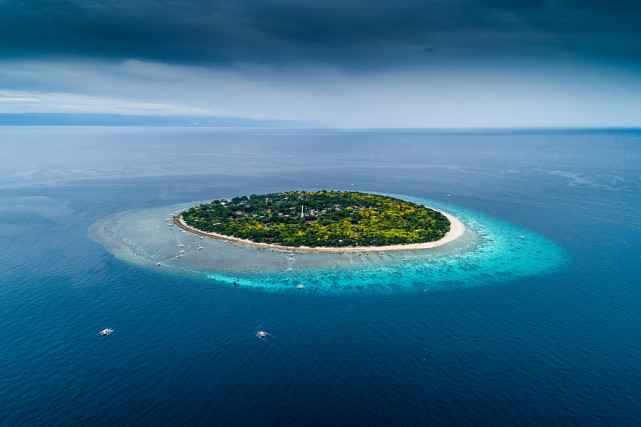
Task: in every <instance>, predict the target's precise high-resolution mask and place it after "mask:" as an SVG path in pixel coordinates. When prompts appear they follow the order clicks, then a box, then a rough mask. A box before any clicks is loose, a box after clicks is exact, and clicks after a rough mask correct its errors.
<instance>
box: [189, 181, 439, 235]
mask: <svg viewBox="0 0 641 427" xmlns="http://www.w3.org/2000/svg"><path fill="white" fill-rule="evenodd" d="M182 218H183V220H184V221H185V222H186V223H187V224H188V225H190V226H192V227H194V228H196V229H198V230H201V231H205V232H214V233H218V234H223V235H226V236H233V237H238V238H241V239H249V240H251V241H254V242H261V243H277V244H280V245H284V246H296V247H298V246H310V247H316V246H329V247H345V246H384V245H398V244H408V243H424V242H431V241H435V240H439V239H441V238H442V237H443V236H445V233H447V232H448V231H449V229H450V221H449V220H448V219H447V218H446V217H445V216H444V215H443V214H441V213H440V212H437V211H435V210H432V209H429V208H426V207H425V206H421V205H418V204H416V203H412V202H408V201H405V200H401V199H396V198H394V197H386V196H378V195H375V194H366V193H357V192H347V191H318V192H306V191H290V192H287V193H272V194H261V195H255V194H252V195H251V196H249V197H247V196H243V197H234V198H233V199H231V200H214V201H213V202H211V203H208V204H203V205H200V206H197V207H193V208H191V209H189V210H187V211H186V212H183V214H182Z"/></svg>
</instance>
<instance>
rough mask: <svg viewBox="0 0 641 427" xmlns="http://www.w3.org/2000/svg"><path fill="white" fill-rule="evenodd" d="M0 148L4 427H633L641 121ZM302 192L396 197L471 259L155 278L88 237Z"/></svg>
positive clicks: (28, 135) (46, 142) (257, 261)
mask: <svg viewBox="0 0 641 427" xmlns="http://www.w3.org/2000/svg"><path fill="white" fill-rule="evenodd" d="M0 143H1V144H2V157H0V239H1V242H2V251H0V343H2V349H3V350H2V352H0V424H2V425H12V426H13V425H43V424H45V425H50V424H51V425H114V424H117V425H133V424H137V425H139V424H159V425H212V424H216V425H330V424H332V425H391V424H393V425H541V424H546V425H547V424H552V425H568V424H578V425H638V424H639V422H640V421H641V388H640V387H639V384H640V383H641V291H640V289H639V286H640V285H641V222H640V220H639V213H640V212H641V131H638V130H576V129H574V130H558V129H557V130H500V131H499V130H497V131H490V130H465V131H463V130H461V131H457V130H448V131H422V130H376V131H368V130H361V131H356V130H353V131H340V130H291V129H216V128H201V129H198V128H196V129H191V128H135V127H131V128H112V127H104V128H100V127H95V128H92V127H86V128H85V127H82V128H72V127H69V128H65V127H57V128H56V127H40V128H38V127H31V128H30V127H23V128H21V127H5V128H0ZM294 189H304V190H321V189H327V190H330V189H331V190H350V191H368V192H377V193H384V194H394V195H401V196H403V197H406V198H410V199H415V200H420V201H425V202H426V203H429V204H433V205H435V206H438V207H441V208H442V209H444V210H447V211H451V212H454V213H456V214H458V215H461V216H462V217H464V218H465V219H466V221H467V224H466V225H467V226H468V228H469V231H470V233H476V234H471V235H470V237H469V239H468V240H465V242H466V246H465V248H464V249H465V254H466V255H465V256H458V255H456V254H454V253H448V252H447V250H445V249H444V250H443V251H441V252H440V253H439V254H438V255H435V256H433V257H432V258H429V257H428V258H420V257H419V256H418V255H411V254H410V255H402V257H403V259H402V260H399V259H398V257H400V256H401V255H393V254H388V255H383V256H380V257H378V258H377V259H376V260H375V261H369V260H368V261H367V262H364V264H367V268H361V267H360V266H356V267H354V264H355V263H357V261H354V259H353V258H340V259H338V258H337V259H336V260H335V261H334V260H332V261H331V262H325V265H324V266H323V268H320V269H319V268H318V265H317V260H318V259H319V258H318V256H320V255H319V254H316V255H315V256H316V258H314V260H312V261H305V262H307V264H305V262H303V261H304V257H302V256H301V257H299V256H296V259H297V262H301V263H302V264H297V267H296V268H295V270H296V271H295V272H294V273H295V274H296V276H295V277H296V278H295V279H292V280H289V279H287V277H289V276H287V274H288V273H286V272H285V269H284V268H285V267H286V266H287V262H286V261H284V263H283V264H282V266H281V267H283V268H281V270H283V271H280V272H279V271H273V270H270V269H269V268H268V267H269V266H270V265H272V264H273V265H277V262H280V261H274V262H273V263H271V261H270V258H266V257H264V256H262V255H261V254H260V253H259V252H256V251H259V250H257V249H250V248H245V249H242V251H246V252H244V253H243V254H242V255H238V256H235V255H234V256H231V257H232V258H233V259H234V260H243V262H244V264H241V266H240V267H238V266H237V265H235V264H234V265H233V266H232V267H230V265H231V264H232V261H230V260H229V259H226V258H224V257H223V258H219V259H218V261H217V263H214V264H213V266H212V265H208V266H205V261H203V260H204V259H205V258H204V257H206V256H207V255H206V253H207V248H206V250H204V251H201V252H202V253H204V254H201V256H202V257H203V260H201V261H198V262H196V261H194V262H192V263H191V264H189V268H187V267H184V266H183V267H180V265H179V264H177V263H174V264H172V266H171V267H172V268H169V267H168V268H165V266H163V267H161V268H157V267H155V265H152V264H151V263H150V265H149V266H147V265H145V264H144V262H142V261H141V260H144V256H141V253H142V252H140V253H134V252H135V251H133V252H131V253H129V254H123V252H122V251H118V250H116V249H114V247H113V246H110V245H109V242H107V241H105V240H102V241H101V240H100V239H97V238H96V235H95V233H92V230H94V231H95V230H96V228H95V227H96V224H105V222H107V223H108V221H113V219H114V218H133V217H135V215H138V217H141V215H140V213H141V212H142V213H145V212H156V211H157V212H162V214H159V220H161V221H164V219H165V217H166V215H167V214H168V213H170V212H171V210H167V208H169V207H175V206H189V205H190V204H193V203H194V202H195V201H203V200H213V199H217V198H227V197H232V196H236V195H249V194H262V193H269V192H277V191H285V190H294ZM142 217H145V218H148V217H149V218H150V217H151V216H148V215H142ZM101 221H102V222H101ZM473 221H476V222H475V223H474V224H476V225H472V224H473ZM125 223H128V222H127V221H125ZM481 225H484V226H487V230H486V231H485V230H482V229H481V228H480V226H481ZM92 227H94V228H93V229H92ZM165 228H167V229H169V228H168V227H165ZM103 229H104V228H103ZM111 229H114V228H113V227H111V228H109V230H111ZM131 229H133V228H131V227H130V230H131ZM123 230H124V228H123ZM139 230H140V229H139ZM163 230H164V229H163ZM172 232H176V233H177V231H176V230H173V231H172ZM485 232H486V235H484V233H485ZM516 234H519V235H524V236H525V239H518V236H516ZM144 235H154V236H156V235H157V234H156V233H151V234H150V233H140V236H144ZM132 236H134V235H133V234H131V233H130V234H126V233H125V232H124V231H123V232H122V233H120V232H119V234H118V235H117V237H118V238H119V239H120V240H121V241H125V242H126V241H128V240H127V239H129V240H131V239H130V238H133V237H132ZM140 236H139V237H140ZM513 237H515V238H514V239H512V238H513ZM137 239H138V237H136V238H133V240H131V241H130V243H129V244H130V245H131V247H134V246H135V247H136V248H138V247H139V246H136V245H139V244H140V242H141V241H142V240H137ZM501 242H506V243H505V244H501V245H497V247H492V248H491V247H490V246H489V243H501ZM145 244H147V245H148V246H147V247H146V248H145V250H146V251H147V252H145V253H146V254H147V255H150V256H156V255H158V253H150V252H149V251H151V252H153V250H155V249H157V248H160V246H161V245H160V244H156V243H154V241H151V243H149V242H146V243H145ZM518 245H521V246H518ZM163 250H164V249H163ZM172 250H173V249H172ZM231 250H232V248H230V251H231ZM159 253H160V252H159ZM229 253H231V252H229ZM488 254H489V255H488ZM490 255H491V256H490ZM145 256H146V255H145ZM261 256H262V258H257V257H261ZM299 258H301V261H298V259H299ZM418 258H420V259H418ZM185 259H186V260H187V257H185ZM193 259H194V260H195V259H196V258H193ZM181 262H182V261H181ZM190 262H191V261H190ZM234 262H235V261H234ZM358 262H360V260H359V261H358ZM270 263H271V264H270ZM244 266H249V267H251V266H253V267H254V269H255V270H256V271H259V272H260V273H261V274H260V275H258V274H257V273H256V272H255V271H254V272H251V271H250V270H251V269H250V268H245V267H244ZM298 266H301V268H300V270H301V271H300V272H299V271H298ZM328 266H329V267H332V268H331V271H330V270H328V268H329V267H328ZM302 267H305V268H302ZM308 267H309V268H310V269H311V270H309V271H311V273H305V272H304V271H303V270H305V269H306V268H308ZM279 268H280V267H279ZM230 269H231V270H230ZM305 274H307V275H305ZM237 277H238V278H241V279H243V280H239V285H238V286H233V285H232V284H231V283H230V280H231V279H232V278H237ZM288 280H289V281H288ZM301 281H303V282H304V283H306V285H307V286H306V288H305V289H304V290H303V291H300V290H297V289H295V286H294V285H295V283H299V282H301ZM107 327H110V328H113V329H114V333H112V334H111V335H109V336H106V337H101V336H100V335H99V334H98V332H99V331H100V330H102V329H104V328H107ZM258 330H265V331H267V332H269V334H270V335H269V336H267V337H266V338H265V339H259V338H257V337H256V336H255V333H256V331H258Z"/></svg>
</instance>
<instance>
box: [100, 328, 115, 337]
mask: <svg viewBox="0 0 641 427" xmlns="http://www.w3.org/2000/svg"><path fill="white" fill-rule="evenodd" d="M113 331H114V330H113V329H110V328H107V329H103V330H102V331H100V332H99V334H100V335H102V336H105V335H109V334H110V333H112V332H113Z"/></svg>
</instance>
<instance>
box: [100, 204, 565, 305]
mask: <svg viewBox="0 0 641 427" xmlns="http://www.w3.org/2000/svg"><path fill="white" fill-rule="evenodd" d="M394 196H396V197H401V198H404V199H407V200H411V201H413V202H416V203H421V204H424V205H427V206H430V207H434V208H436V209H439V210H442V211H445V212H448V213H451V214H453V215H454V216H456V217H457V218H459V220H461V221H462V222H463V223H464V225H465V227H466V231H465V232H464V234H463V236H461V237H460V238H458V239H457V240H455V241H453V242H450V243H448V244H445V245H443V246H440V247H437V248H432V249H427V250H407V251H388V252H374V253H369V254H368V253H362V254H355V253H350V254H346V253H344V254H328V253H295V254H294V256H293V257H292V258H293V259H292V260H290V257H289V252H284V251H277V250H266V249H258V248H251V247H243V246H236V245H233V244H231V243H229V242H222V241H218V240H214V239H209V238H205V239H200V238H199V236H195V235H193V234H191V233H188V232H185V231H183V230H181V229H179V228H177V227H174V226H168V225H169V224H171V222H170V221H168V219H169V218H170V215H171V214H173V213H174V212H177V211H178V210H181V209H184V208H186V207H188V206H191V205H193V203H186V204H178V205H171V206H162V207H158V208H152V209H144V210H135V211H127V212H121V213H117V214H114V215H111V216H109V217H107V218H104V219H102V220H100V221H98V222H97V223H96V224H94V225H93V226H92V228H91V231H90V235H91V236H92V238H93V239H94V240H96V241H98V242H100V243H102V244H103V245H104V246H105V247H106V248H107V249H108V250H109V251H110V252H111V253H112V254H114V255H115V256H117V257H119V258H120V259H123V260H125V261H128V262H132V263H135V264H139V265H142V266H146V267H151V268H154V269H157V270H160V271H164V272H167V273H172V274H175V273H183V274H189V275H196V276H201V277H206V278H209V279H211V280H213V281H215V282H217V283H218V284H226V285H233V282H234V281H236V282H237V283H238V285H239V286H243V287H253V288H259V289H261V290H265V291H299V292H300V290H298V289H297V286H298V285H300V284H302V285H304V286H305V289H304V291H305V292H317V293H318V292H320V293H344V292H364V293H393V292H408V291H410V292H413V291H431V290H437V289H446V288H453V287H468V286H482V285H487V284H492V283H497V282H501V281H507V280H514V279H517V278H520V277H526V276H533V275H537V274H546V273H552V272H554V271H555V270H556V269H558V268H559V267H560V265H561V264H562V263H563V259H564V255H563V251H562V249H561V248H560V247H558V246H557V245H555V244H554V243H553V242H551V241H550V240H548V239H546V238H544V237H543V236H540V235H538V234H536V233H534V232H532V231H529V230H527V229H525V228H522V227H519V226H517V225H512V224H508V223H506V222H503V221H500V220H498V219H495V218H492V217H490V216H487V215H482V214H479V213H476V212H473V211H470V210H466V209H462V208H458V207H456V206H454V205H451V204H445V203H437V202H434V201H431V200H425V199H421V198H415V197H408V196H403V195H397V194H395V195H394ZM199 248H202V249H199ZM182 251H184V252H182ZM181 252H182V253H181ZM157 263H160V264H161V265H160V266H157V265H156V264H157Z"/></svg>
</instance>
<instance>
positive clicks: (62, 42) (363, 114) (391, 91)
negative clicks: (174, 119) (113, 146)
mask: <svg viewBox="0 0 641 427" xmlns="http://www.w3.org/2000/svg"><path fill="white" fill-rule="evenodd" d="M2 113H68V114H74V113H76V114H78V113H82V114H87V113H102V114H124V115H151V116H168V115H178V116H182V115H184V116H216V117H238V118H246V119H260V120H270V119H274V120H287V121H293V122H296V123H301V124H305V125H307V126H318V127H335V128H459V127H466V128H470V127H471V128H477V127H639V126H641V2H638V1H637V0H616V1H612V0H608V1H605V0H558V1H547V0H423V1H418V0H389V1H388V0H367V1H366V0H354V1H350V0H323V1H321V0H225V1H217V0H208V1H205V0H155V1H150V0H136V1H132V0H109V1H106V0H105V1H100V0H0V114H2Z"/></svg>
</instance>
